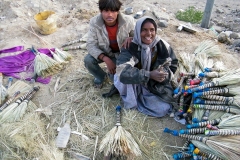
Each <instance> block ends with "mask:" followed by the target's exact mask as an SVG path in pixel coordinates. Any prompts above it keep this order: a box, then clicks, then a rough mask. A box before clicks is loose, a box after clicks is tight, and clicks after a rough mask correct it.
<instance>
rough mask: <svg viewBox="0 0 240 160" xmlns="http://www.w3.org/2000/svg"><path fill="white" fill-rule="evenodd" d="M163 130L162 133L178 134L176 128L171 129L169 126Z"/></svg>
mask: <svg viewBox="0 0 240 160" xmlns="http://www.w3.org/2000/svg"><path fill="white" fill-rule="evenodd" d="M163 132H164V133H170V134H172V135H174V136H179V132H178V131H177V130H171V129H169V128H164V130H163Z"/></svg>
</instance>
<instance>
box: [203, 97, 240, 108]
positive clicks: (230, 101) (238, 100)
mask: <svg viewBox="0 0 240 160" xmlns="http://www.w3.org/2000/svg"><path fill="white" fill-rule="evenodd" d="M202 98H205V99H210V100H216V101H221V102H223V103H224V104H227V105H234V106H238V107H240V95H237V96H233V97H225V96H219V95H205V96H202Z"/></svg>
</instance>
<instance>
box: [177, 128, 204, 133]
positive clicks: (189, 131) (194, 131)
mask: <svg viewBox="0 0 240 160" xmlns="http://www.w3.org/2000/svg"><path fill="white" fill-rule="evenodd" d="M205 130H206V128H193V129H181V130H180V131H179V133H180V134H199V133H204V132H205Z"/></svg>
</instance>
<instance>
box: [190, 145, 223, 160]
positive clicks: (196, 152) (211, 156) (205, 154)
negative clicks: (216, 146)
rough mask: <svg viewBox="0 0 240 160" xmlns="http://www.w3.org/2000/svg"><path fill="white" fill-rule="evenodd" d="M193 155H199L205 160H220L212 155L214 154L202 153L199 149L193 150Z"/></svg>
mask: <svg viewBox="0 0 240 160" xmlns="http://www.w3.org/2000/svg"><path fill="white" fill-rule="evenodd" d="M193 153H195V154H197V155H200V156H202V157H206V158H207V159H212V160H222V159H221V158H220V157H218V156H216V155H214V154H211V153H207V152H203V151H201V150H199V148H195V149H194V150H193Z"/></svg>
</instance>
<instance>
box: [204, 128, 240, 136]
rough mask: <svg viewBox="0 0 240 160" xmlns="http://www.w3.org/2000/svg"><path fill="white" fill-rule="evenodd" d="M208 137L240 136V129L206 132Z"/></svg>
mask: <svg viewBox="0 0 240 160" xmlns="http://www.w3.org/2000/svg"><path fill="white" fill-rule="evenodd" d="M205 135H207V136H234V135H240V129H235V130H234V129H219V130H206V131H205Z"/></svg>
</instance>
